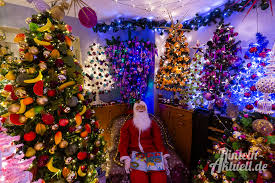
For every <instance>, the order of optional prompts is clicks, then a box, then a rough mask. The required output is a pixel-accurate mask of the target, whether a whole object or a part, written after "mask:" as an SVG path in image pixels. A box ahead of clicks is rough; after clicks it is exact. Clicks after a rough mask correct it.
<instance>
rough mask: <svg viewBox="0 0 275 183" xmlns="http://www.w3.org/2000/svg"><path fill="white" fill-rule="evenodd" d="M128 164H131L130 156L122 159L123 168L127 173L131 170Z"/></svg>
mask: <svg viewBox="0 0 275 183" xmlns="http://www.w3.org/2000/svg"><path fill="white" fill-rule="evenodd" d="M130 164H131V159H130V158H127V159H125V160H124V169H125V171H126V173H127V174H129V173H130V171H131V169H130Z"/></svg>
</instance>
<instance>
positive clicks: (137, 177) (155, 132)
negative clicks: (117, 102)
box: [118, 101, 169, 183]
mask: <svg viewBox="0 0 275 183" xmlns="http://www.w3.org/2000/svg"><path fill="white" fill-rule="evenodd" d="M133 111H134V117H133V119H130V120H128V121H126V122H125V124H124V125H123V127H122V128H121V132H120V142H119V146H118V151H119V153H120V161H121V162H123V163H124V168H125V171H126V173H130V179H131V183H149V182H151V183H166V182H167V176H166V173H167V172H168V164H167V158H168V157H169V154H168V153H167V150H166V149H165V147H164V145H163V141H162V137H161V132H160V129H159V126H158V124H157V123H156V122H155V121H153V120H151V119H150V118H149V115H148V112H147V106H146V104H145V103H144V102H143V101H141V102H137V103H135V105H134V110H133Z"/></svg>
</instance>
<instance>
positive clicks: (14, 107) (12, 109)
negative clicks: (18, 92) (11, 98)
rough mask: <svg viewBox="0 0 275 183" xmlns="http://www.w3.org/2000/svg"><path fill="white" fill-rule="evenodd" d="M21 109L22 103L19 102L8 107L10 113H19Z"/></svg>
mask: <svg viewBox="0 0 275 183" xmlns="http://www.w3.org/2000/svg"><path fill="white" fill-rule="evenodd" d="M19 110H20V105H19V104H11V105H10V106H9V108H8V111H9V112H10V113H17V112H18V111H19Z"/></svg>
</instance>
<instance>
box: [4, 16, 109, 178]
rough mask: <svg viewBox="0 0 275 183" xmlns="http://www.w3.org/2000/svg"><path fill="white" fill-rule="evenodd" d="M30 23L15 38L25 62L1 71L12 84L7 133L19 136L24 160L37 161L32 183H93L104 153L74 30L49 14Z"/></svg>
mask: <svg viewBox="0 0 275 183" xmlns="http://www.w3.org/2000/svg"><path fill="white" fill-rule="evenodd" d="M28 23H29V29H28V30H26V31H25V33H24V34H18V35H17V36H16V37H15V39H14V42H16V43H18V44H19V55H20V59H21V62H17V63H13V65H12V67H11V66H9V65H4V66H3V67H5V68H6V70H7V72H5V75H3V77H4V79H6V80H8V82H9V84H7V85H5V87H4V91H3V92H4V94H5V97H6V101H5V102H7V107H6V108H7V112H6V113H5V114H4V115H2V117H3V119H4V117H5V119H6V123H5V125H7V129H8V133H11V134H13V135H19V136H20V137H21V140H20V143H23V144H24V147H23V151H24V154H25V158H30V157H34V156H35V157H36V160H35V161H33V169H35V171H34V173H35V175H34V177H35V180H34V181H36V180H38V179H40V178H42V179H44V180H45V182H58V181H63V182H64V181H65V182H77V181H78V182H93V181H94V180H96V176H97V174H96V173H95V172H94V170H95V167H100V166H101V164H102V163H104V162H105V157H106V154H105V151H104V143H103V142H102V141H103V136H102V135H101V133H102V130H100V129H98V127H97V126H96V125H95V124H94V123H93V122H95V121H96V119H95V114H94V113H91V111H92V109H89V108H90V106H89V103H90V102H91V100H89V99H88V98H89V97H88V96H87V95H86V94H85V92H84V91H83V90H82V85H83V75H82V74H81V73H82V70H81V68H80V67H79V65H78V64H77V62H76V61H77V60H76V59H75V57H74V54H73V51H72V43H73V37H72V36H71V33H70V32H71V31H67V29H70V26H68V25H66V24H65V23H63V22H61V21H57V20H56V19H54V18H53V17H51V14H50V13H49V12H44V13H40V14H38V15H33V16H32V17H31V18H30V19H29V21H28ZM86 114H88V115H86ZM97 141H100V143H96V142H97ZM97 144H98V145H99V146H98V145H97ZM95 149H96V150H95ZM90 154H93V159H91V158H90ZM68 160H70V161H68ZM95 160H96V161H95ZM90 172H91V173H90ZM42 176H43V177H42Z"/></svg>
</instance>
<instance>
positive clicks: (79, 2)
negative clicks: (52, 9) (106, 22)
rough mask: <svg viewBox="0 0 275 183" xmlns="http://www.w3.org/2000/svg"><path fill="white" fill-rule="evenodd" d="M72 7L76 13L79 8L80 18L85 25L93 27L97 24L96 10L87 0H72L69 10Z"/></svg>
mask: <svg viewBox="0 0 275 183" xmlns="http://www.w3.org/2000/svg"><path fill="white" fill-rule="evenodd" d="M72 7H73V8H74V11H75V14H76V9H79V12H78V19H79V21H80V23H81V24H82V25H83V26H85V27H87V28H91V27H94V26H95V25H96V24H97V16H96V12H95V11H94V10H93V9H92V8H91V7H90V6H89V5H88V4H87V3H86V2H85V1H83V0H71V2H70V6H69V10H68V12H69V11H70V9H71V8H72Z"/></svg>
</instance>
